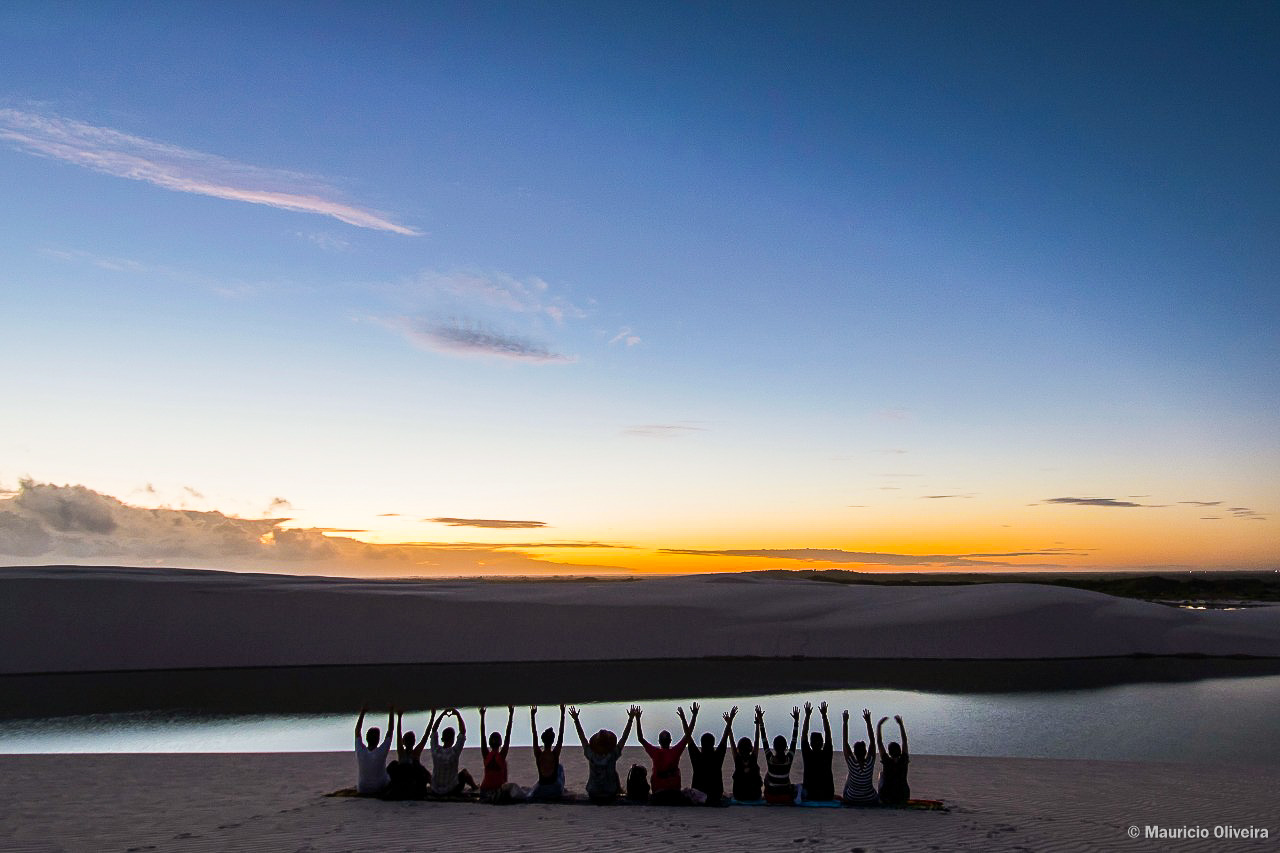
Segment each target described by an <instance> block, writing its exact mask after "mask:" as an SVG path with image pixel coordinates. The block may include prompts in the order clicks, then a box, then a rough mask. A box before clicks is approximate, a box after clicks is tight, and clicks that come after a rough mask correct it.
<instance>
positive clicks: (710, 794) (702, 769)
mask: <svg viewBox="0 0 1280 853" xmlns="http://www.w3.org/2000/svg"><path fill="white" fill-rule="evenodd" d="M724 753H725V745H724V743H723V742H721V743H720V745H719V746H718V747H717V746H716V743H715V738H714V737H712V736H711V735H710V734H707V735H704V736H703V742H702V746H698V744H696V743H691V744H689V763H690V764H692V765H693V781H692V782H691V783H690V786H691V787H692V788H693V789H694V790H696V791H701V792H702V793H704V794H706V795H707V804H708V805H717V804H718V803H719V802H720V800H721V798H722V797H724Z"/></svg>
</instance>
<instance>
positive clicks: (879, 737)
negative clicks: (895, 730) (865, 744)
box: [876, 717, 889, 761]
mask: <svg viewBox="0 0 1280 853" xmlns="http://www.w3.org/2000/svg"><path fill="white" fill-rule="evenodd" d="M887 719H889V718H888V717H881V718H880V721H879V722H878V723H876V749H877V750H878V751H879V752H880V760H881V761H883V760H884V759H886V758H888V757H889V753H887V752H885V751H884V723H885V720H887Z"/></svg>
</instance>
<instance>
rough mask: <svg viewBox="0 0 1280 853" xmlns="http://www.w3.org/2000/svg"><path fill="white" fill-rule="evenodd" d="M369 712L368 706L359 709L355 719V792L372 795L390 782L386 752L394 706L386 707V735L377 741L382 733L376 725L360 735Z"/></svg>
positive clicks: (388, 746) (389, 744)
mask: <svg viewBox="0 0 1280 853" xmlns="http://www.w3.org/2000/svg"><path fill="white" fill-rule="evenodd" d="M367 713H369V706H368V705H365V706H363V707H362V708H361V709H360V717H359V719H357V720H356V793H357V794H364V795H366V796H372V795H373V794H380V793H382V791H383V789H385V788H386V787H387V785H389V784H391V777H390V776H388V775H387V754H388V753H390V752H391V731H392V729H391V727H392V725H394V723H395V721H396V719H395V717H396V712H395V709H394V708H388V709H387V736H386V737H385V738H382V739H381V741H379V736H380V735H381V734H382V733H381V732H380V731H378V727H377V726H370V727H369V731H368V732H365V733H364V735H363V736H362V735H361V729H363V728H364V715H365V714H367Z"/></svg>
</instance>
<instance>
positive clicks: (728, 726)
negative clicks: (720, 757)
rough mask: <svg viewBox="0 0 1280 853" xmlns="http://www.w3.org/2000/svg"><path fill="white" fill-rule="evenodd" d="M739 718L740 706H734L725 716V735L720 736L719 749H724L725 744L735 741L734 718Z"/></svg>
mask: <svg viewBox="0 0 1280 853" xmlns="http://www.w3.org/2000/svg"><path fill="white" fill-rule="evenodd" d="M736 716H738V706H737V705H734V706H733V707H732V708H730V709H729V710H728V712H726V713H725V715H724V734H722V735H721V736H720V746H719V749H724V747H725V744H727V743H729V742H730V741H732V740H733V718H734V717H736Z"/></svg>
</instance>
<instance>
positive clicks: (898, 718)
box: [893, 714, 902, 725]
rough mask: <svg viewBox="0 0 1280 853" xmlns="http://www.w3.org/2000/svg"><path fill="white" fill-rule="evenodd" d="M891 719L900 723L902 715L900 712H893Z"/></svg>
mask: <svg viewBox="0 0 1280 853" xmlns="http://www.w3.org/2000/svg"><path fill="white" fill-rule="evenodd" d="M893 721H894V722H895V723H897V724H898V725H902V716H901V715H900V714H894V715H893Z"/></svg>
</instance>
